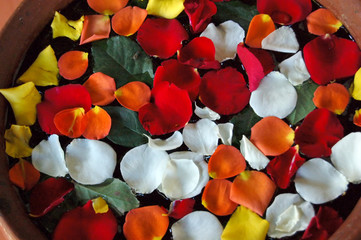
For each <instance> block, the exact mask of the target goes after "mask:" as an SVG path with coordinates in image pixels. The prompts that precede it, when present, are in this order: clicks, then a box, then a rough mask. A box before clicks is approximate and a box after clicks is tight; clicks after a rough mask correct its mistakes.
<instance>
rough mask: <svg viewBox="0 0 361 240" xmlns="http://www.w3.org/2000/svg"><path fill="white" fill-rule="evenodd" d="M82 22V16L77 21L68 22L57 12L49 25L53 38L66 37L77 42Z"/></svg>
mask: <svg viewBox="0 0 361 240" xmlns="http://www.w3.org/2000/svg"><path fill="white" fill-rule="evenodd" d="M83 21H84V17H83V16H82V17H81V18H80V19H79V20H75V21H73V20H68V19H67V18H66V17H64V16H63V15H61V14H60V13H59V12H55V15H54V19H53V22H52V23H51V28H52V30H53V31H52V32H53V38H57V37H67V38H70V39H71V40H73V41H76V40H78V39H79V38H80V35H81V31H82V29H83Z"/></svg>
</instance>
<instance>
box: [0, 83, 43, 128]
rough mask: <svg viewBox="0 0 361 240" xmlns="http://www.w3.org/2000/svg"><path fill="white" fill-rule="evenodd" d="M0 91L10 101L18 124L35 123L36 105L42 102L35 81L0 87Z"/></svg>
mask: <svg viewBox="0 0 361 240" xmlns="http://www.w3.org/2000/svg"><path fill="white" fill-rule="evenodd" d="M0 93H1V94H2V95H3V96H4V97H5V98H6V99H7V100H8V101H9V103H10V105H11V108H12V109H13V112H14V115H15V119H16V124H18V125H33V124H34V123H35V121H36V105H37V104H38V103H40V102H41V95H40V94H39V92H38V90H37V89H36V87H35V85H34V83H33V82H28V83H24V84H22V85H20V86H17V87H13V88H7V89H0Z"/></svg>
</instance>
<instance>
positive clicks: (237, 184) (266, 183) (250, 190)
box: [230, 171, 276, 216]
mask: <svg viewBox="0 0 361 240" xmlns="http://www.w3.org/2000/svg"><path fill="white" fill-rule="evenodd" d="M275 190H276V184H275V183H274V182H273V181H272V180H271V179H270V178H269V177H268V176H267V175H266V174H265V173H263V172H258V171H244V172H242V173H241V174H240V175H238V176H237V177H236V178H235V179H234V181H233V183H232V187H231V192H230V199H231V200H232V201H234V202H236V203H238V204H240V205H242V206H245V207H247V208H249V209H251V210H252V211H254V212H255V213H257V214H258V215H260V216H262V215H263V213H264V211H265V210H266V208H267V207H268V205H269V203H270V201H271V200H272V197H273V194H274V192H275Z"/></svg>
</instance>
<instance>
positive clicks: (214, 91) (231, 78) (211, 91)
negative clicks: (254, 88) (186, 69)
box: [199, 67, 251, 115]
mask: <svg viewBox="0 0 361 240" xmlns="http://www.w3.org/2000/svg"><path fill="white" fill-rule="evenodd" d="M199 95H200V99H201V101H202V102H203V104H204V105H206V106H207V107H209V108H210V109H212V110H213V111H215V112H217V113H219V114H223V115H230V114H235V113H238V112H240V111H241V110H242V109H243V108H244V107H245V106H246V105H247V104H248V101H249V98H250V95H251V93H250V91H249V90H248V88H247V85H246V81H245V80H244V78H243V75H242V74H241V73H240V72H238V71H237V70H236V69H235V68H232V67H226V68H224V69H221V70H218V71H210V72H207V73H206V74H204V76H203V78H202V83H201V88H200V91H199Z"/></svg>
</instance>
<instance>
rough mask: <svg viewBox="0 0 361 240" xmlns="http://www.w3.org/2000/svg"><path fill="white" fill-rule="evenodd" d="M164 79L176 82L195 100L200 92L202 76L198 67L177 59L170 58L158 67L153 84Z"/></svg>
mask: <svg viewBox="0 0 361 240" xmlns="http://www.w3.org/2000/svg"><path fill="white" fill-rule="evenodd" d="M164 81H167V82H169V83H174V84H175V85H176V86H177V87H179V88H180V89H184V90H187V91H188V94H189V97H190V99H191V101H192V102H193V101H194V100H195V99H196V98H197V96H198V93H199V86H200V84H201V77H200V76H199V73H198V71H197V69H195V68H193V67H191V66H187V65H184V64H181V63H179V62H178V61H177V60H175V59H170V60H167V61H164V62H162V65H161V66H159V67H158V68H157V71H156V72H155V75H154V81H153V84H154V86H155V85H157V84H158V83H159V82H164Z"/></svg>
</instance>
